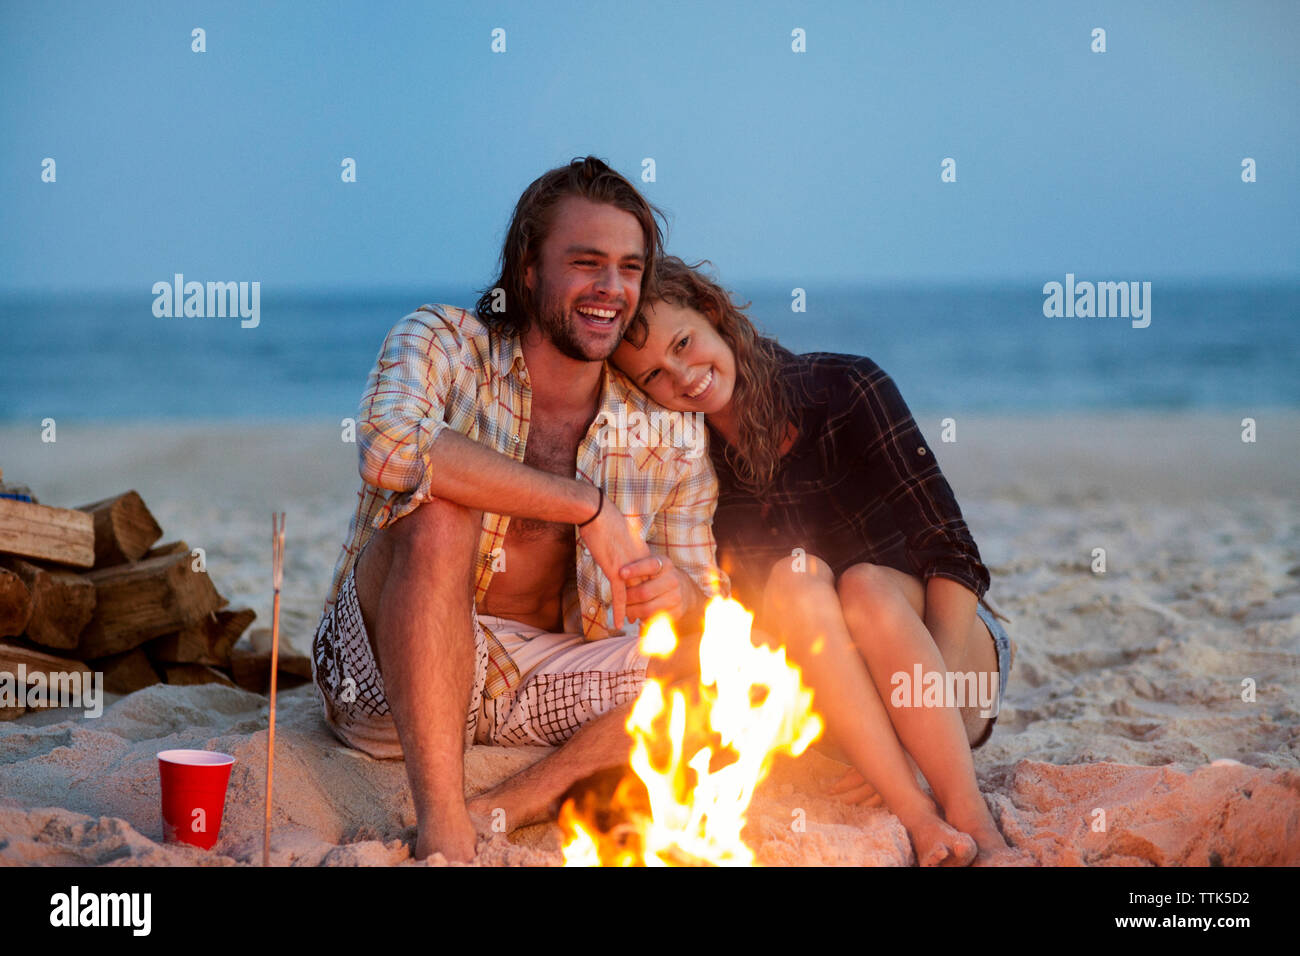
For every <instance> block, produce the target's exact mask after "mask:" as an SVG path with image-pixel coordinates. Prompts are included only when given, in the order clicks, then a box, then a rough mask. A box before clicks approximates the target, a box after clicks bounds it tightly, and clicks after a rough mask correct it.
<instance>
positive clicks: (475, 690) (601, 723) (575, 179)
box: [312, 157, 726, 860]
mask: <svg viewBox="0 0 1300 956" xmlns="http://www.w3.org/2000/svg"><path fill="white" fill-rule="evenodd" d="M656 215H657V211H656V210H654V208H653V207H652V206H650V205H649V204H648V203H647V202H646V201H645V199H644V198H642V197H641V196H640V194H639V193H637V191H636V189H635V188H634V187H633V186H632V185H631V183H629V182H628V181H627V180H626V179H624V178H623V177H622V176H620V175H618V174H617V173H616V172H614V171H613V170H611V169H610V168H609V167H608V166H606V165H605V164H604V163H603V162H601V161H600V160H598V159H595V158H594V157H587V158H586V159H575V160H574V161H573V162H572V163H570V164H569V165H568V166H564V167H560V168H558V169H554V170H551V171H550V172H548V173H546V174H545V175H543V176H541V177H540V178H539V179H537V180H536V181H535V182H534V183H533V184H532V185H531V186H529V187H528V189H527V190H526V191H525V192H524V194H523V196H521V197H520V200H519V202H518V204H517V205H516V207H515V212H514V217H513V220H512V222H511V225H510V229H509V231H508V233H507V235H506V242H505V248H504V250H503V252H502V256H501V265H502V271H501V277H500V279H499V280H498V282H497V284H496V288H494V289H490V290H488V291H487V292H485V293H484V294H483V297H482V298H481V299H480V301H479V303H478V307H477V310H476V314H471V313H468V312H466V311H464V310H461V309H455V308H450V307H447V306H424V307H422V308H421V310H419V311H417V312H415V313H412V314H411V315H409V316H407V317H406V318H405V319H403V320H402V321H400V322H399V323H398V324H397V325H396V326H395V327H394V328H393V330H392V331H391V332H390V333H389V335H388V337H387V339H386V340H385V342H384V345H383V348H382V350H381V352H380V355H379V359H378V361H377V363H376V365H375V368H374V369H373V370H372V371H371V374H370V379H369V382H368V385H367V388H366V392H365V395H364V397H363V398H362V403H361V411H360V417H359V419H358V428H357V434H358V439H359V440H358V446H359V452H360V458H361V477H362V479H363V484H362V487H361V490H360V492H359V495H360V502H359V505H358V508H357V512H356V514H355V515H354V516H353V520H352V527H351V530H350V532H349V541H348V543H347V544H346V545H345V547H344V550H343V554H342V555H341V556H340V558H339V562H338V565H337V567H336V569H335V576H334V584H333V587H332V590H331V595H330V598H329V600H328V602H327V603H326V607H325V611H324V613H323V614H322V617H321V622H320V626H319V628H318V630H317V633H316V638H315V640H314V642H313V655H312V656H313V662H314V670H315V676H316V682H317V686H318V688H319V689H320V691H321V694H322V697H323V701H324V709H325V717H326V720H327V722H328V723H329V724H330V726H331V728H332V729H333V730H334V732H335V733H336V734H337V735H338V736H339V737H340V738H341V739H342V740H343V741H345V742H346V743H348V744H349V745H351V746H353V747H356V748H358V749H360V750H363V751H365V752H367V753H369V754H371V755H372V756H376V757H402V756H404V757H405V760H406V768H407V775H408V777H409V779H410V783H411V794H412V798H413V801H414V804H415V811H416V822H417V826H418V829H419V835H418V838H417V842H416V857H417V858H423V857H425V856H428V855H429V854H430V853H433V852H435V851H440V852H442V853H443V854H444V855H445V856H446V857H447V858H448V859H450V860H469V859H471V858H472V857H473V855H474V850H475V829H476V825H477V826H478V827H479V828H480V829H481V828H482V827H483V825H484V822H485V819H487V818H490V817H492V816H493V811H494V810H496V809H501V810H504V811H505V814H506V824H507V826H508V827H509V828H511V829H513V828H515V827H518V826H522V825H524V824H526V823H530V822H533V821H535V820H538V819H544V818H545V817H546V816H547V815H548V814H549V813H550V812H551V810H552V803H553V801H555V800H556V798H558V796H559V795H560V794H561V793H563V791H564V790H565V789H567V788H568V786H569V785H570V784H572V783H573V782H575V781H576V780H578V779H581V778H582V777H585V776H587V775H588V774H590V773H593V772H595V771H596V770H599V769H602V768H604V767H609V766H614V765H617V764H619V763H622V762H623V761H625V760H626V758H627V755H628V740H627V737H626V733H625V731H624V730H623V723H624V721H625V719H626V715H627V712H628V710H629V709H630V707H631V704H632V702H633V701H634V700H635V699H636V696H637V694H638V693H639V691H640V688H641V684H642V682H643V681H644V678H645V673H646V660H645V658H643V657H642V656H641V655H640V653H639V650H638V647H637V638H636V636H635V635H624V634H622V633H620V631H621V629H622V627H623V623H624V620H625V618H626V619H628V620H637V619H639V620H642V621H646V620H648V619H649V618H650V617H651V616H652V615H653V614H656V613H658V612H664V613H667V614H669V615H670V616H672V617H673V618H674V619H676V620H678V621H686V620H688V619H695V618H697V616H698V614H699V612H700V611H701V610H702V608H703V603H704V600H705V596H706V595H708V594H712V593H716V592H717V591H719V590H720V589H722V588H724V587H725V584H726V582H725V578H723V577H722V575H721V574H720V573H719V572H718V571H717V569H716V566H715V557H714V547H715V546H714V539H713V532H712V527H711V525H712V518H713V511H714V508H715V506H716V502H717V481H716V478H715V477H714V474H713V471H712V467H711V465H710V464H709V460H708V456H706V455H700V454H698V449H686V448H682V447H674V446H672V445H664V444H656V443H655V442H653V441H647V442H645V443H644V444H643V447H632V448H624V447H617V445H616V444H615V445H613V446H611V443H610V442H609V441H608V440H607V438H608V436H604V435H602V429H601V424H602V423H603V422H608V421H610V420H611V419H612V418H617V417H618V414H619V411H620V406H622V411H623V413H624V414H625V415H628V416H629V417H630V414H631V412H632V411H641V412H642V414H647V413H649V412H658V411H661V410H660V409H659V408H658V406H654V405H652V404H651V403H650V402H649V400H648V399H646V398H645V397H644V396H643V395H642V394H641V393H640V392H639V391H638V390H637V389H635V388H634V387H632V386H631V384H630V383H628V382H627V381H626V380H625V379H623V378H622V377H621V376H620V375H618V373H617V372H614V371H613V370H612V369H610V368H608V367H607V366H606V365H605V363H604V359H605V358H606V357H608V356H609V354H610V353H611V352H613V350H614V349H615V347H616V346H617V345H618V343H619V341H620V339H621V338H622V335H623V331H624V330H625V328H626V327H627V324H628V323H629V321H630V320H631V318H632V316H633V315H634V314H635V312H636V309H637V307H638V304H639V302H640V298H641V294H642V291H643V282H645V281H646V280H647V278H648V277H649V276H651V275H652V274H653V265H654V262H655V260H656V258H657V257H658V256H660V255H661V254H662V241H663V240H662V233H661V231H660V228H659V224H658V221H657V220H656ZM575 527H576V528H577V532H576V533H575V530H574V529H575ZM579 727H581V729H580V730H579ZM473 742H478V743H497V744H536V743H547V744H562V745H563V746H561V747H560V749H559V750H557V751H556V752H555V753H554V754H551V755H549V756H548V757H547V758H545V759H544V760H543V761H541V762H540V763H538V764H536V765H534V766H533V767H530V768H529V769H527V770H525V771H523V772H522V773H520V774H518V775H516V776H515V777H513V778H511V779H510V780H508V781H506V782H505V783H504V784H502V785H501V786H500V787H498V788H496V789H494V790H493V791H491V792H490V793H489V794H485V795H482V796H481V797H479V798H476V799H475V800H474V801H471V802H470V803H469V804H468V805H467V803H466V801H465V797H464V767H463V751H464V748H465V747H466V746H467V745H468V744H470V743H473Z"/></svg>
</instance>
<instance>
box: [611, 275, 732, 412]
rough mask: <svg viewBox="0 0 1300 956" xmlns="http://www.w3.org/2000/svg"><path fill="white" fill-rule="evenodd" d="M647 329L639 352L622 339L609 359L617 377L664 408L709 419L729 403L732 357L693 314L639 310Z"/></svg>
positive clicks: (673, 308)
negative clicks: (618, 372)
mask: <svg viewBox="0 0 1300 956" xmlns="http://www.w3.org/2000/svg"><path fill="white" fill-rule="evenodd" d="M642 315H643V316H645V320H646V324H647V325H648V326H649V330H648V334H647V335H646V340H645V342H644V343H642V345H641V347H640V348H637V347H636V346H635V345H633V344H631V343H630V342H628V341H627V340H626V339H625V340H624V341H623V342H622V344H620V345H619V347H618V349H617V350H616V351H615V352H614V354H613V355H612V356H610V361H611V362H613V363H614V365H615V367H616V368H618V370H619V371H620V372H622V373H623V374H624V375H626V376H627V377H628V378H630V379H631V380H632V381H633V382H634V383H635V384H636V386H637V387H638V388H640V389H641V390H642V391H643V392H645V393H646V394H647V395H649V396H650V397H651V398H653V399H654V400H655V401H656V402H658V403H659V404H660V405H662V406H664V408H667V409H670V410H671V411H675V412H701V413H703V414H705V415H713V414H716V413H717V412H720V411H722V410H723V409H725V408H726V407H727V405H728V403H729V402H730V401H731V395H732V391H733V389H734V388H735V385H736V356H735V354H734V353H733V352H732V351H731V347H730V346H728V345H727V343H726V342H725V341H724V340H723V339H722V336H720V335H718V332H717V330H716V329H715V328H714V327H713V324H712V323H711V322H710V321H709V320H708V319H707V318H706V317H705V316H703V315H701V314H700V313H699V312H697V311H695V310H694V309H690V308H686V307H683V306H679V305H674V304H673V303H671V302H667V301H662V300H661V301H659V302H655V303H654V304H653V305H647V306H646V307H645V308H644V309H643V310H642Z"/></svg>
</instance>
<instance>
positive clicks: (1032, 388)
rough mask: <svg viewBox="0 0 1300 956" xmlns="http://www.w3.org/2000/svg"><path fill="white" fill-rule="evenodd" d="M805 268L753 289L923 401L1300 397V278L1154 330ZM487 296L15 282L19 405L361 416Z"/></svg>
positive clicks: (6, 318) (968, 405)
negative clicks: (809, 284)
mask: <svg viewBox="0 0 1300 956" xmlns="http://www.w3.org/2000/svg"><path fill="white" fill-rule="evenodd" d="M1054 278H1056V279H1057V280H1058V281H1060V280H1063V278H1064V277H1063V276H1060V277H1054ZM1082 278H1087V277H1082ZM796 284H797V283H793V282H791V283H768V284H765V285H762V286H758V285H750V286H739V287H736V288H735V292H736V293H737V294H738V295H739V296H741V297H742V298H743V299H749V300H751V303H752V304H751V305H750V307H749V309H748V310H747V311H748V314H749V315H750V316H751V318H753V320H754V321H755V322H756V323H757V324H758V325H759V326H760V328H762V329H763V330H764V331H765V332H767V333H768V334H772V335H775V336H776V337H777V338H778V339H779V340H780V341H781V342H782V343H783V344H784V345H786V346H787V347H788V348H790V349H792V350H793V351H796V352H806V351H830V352H849V353H854V354H859V355H868V356H870V357H871V358H872V359H874V360H875V361H876V362H877V363H878V364H879V365H880V366H881V367H883V368H884V369H885V370H886V371H887V372H889V373H890V374H891V375H892V376H893V377H894V379H895V381H896V382H897V383H898V385H899V388H900V389H901V390H902V393H903V396H904V398H905V399H906V400H907V402H908V404H909V405H910V406H911V407H912V408H913V410H914V411H918V412H919V411H925V412H935V413H953V414H955V413H958V412H971V413H1010V414H1022V413H1024V414H1032V413H1046V412H1053V413H1055V412H1069V411H1101V410H1123V411H1132V410H1141V409H1159V410H1225V411H1230V412H1232V413H1233V414H1235V413H1237V412H1240V413H1241V414H1242V415H1243V416H1246V415H1249V414H1251V413H1252V412H1253V411H1256V410H1259V409H1263V408H1278V407H1286V408H1300V374H1297V366H1298V365H1300V284H1254V285H1248V284H1236V285H1228V284H1219V285H1201V286H1192V285H1181V286H1179V285H1174V284H1169V283H1161V282H1157V283H1154V284H1153V287H1152V295H1151V299H1152V301H1151V324H1150V326H1149V327H1147V328H1142V329H1136V328H1133V327H1132V325H1131V322H1130V321H1129V320H1128V319H1125V318H1046V317H1044V316H1043V300H1044V296H1043V293H1042V291H1041V287H1042V286H1041V283H1030V282H1026V283H1024V284H1023V285H1012V284H1002V285H988V286H969V287H942V288H937V287H925V286H905V287H904V286H896V287H853V286H840V287H836V288H831V289H826V288H809V289H808V290H807V302H806V306H807V308H806V311H805V312H802V313H796V312H793V311H792V310H791V294H790V290H791V288H792V287H793V286H794V285H796ZM474 298H475V296H474V292H473V290H472V289H470V288H462V289H449V288H441V289H439V288H430V289H416V290H413V291H410V292H394V291H392V290H376V291H374V292H372V293H365V292H349V293H347V294H339V295H315V296H307V295H277V294H276V293H275V292H274V291H273V290H268V289H265V288H264V289H263V295H262V299H261V318H260V324H259V325H258V327H257V328H249V329H245V328H241V326H240V320H239V319H238V318H202V319H200V318H156V317H155V316H154V315H153V309H152V306H153V296H152V294H151V293H149V292H148V291H147V290H142V291H141V292H140V293H139V294H138V295H129V296H123V295H114V296H109V295H103V294H85V295H78V296H73V295H67V294H61V295H59V296H50V297H37V296H25V297H14V296H10V297H4V298H0V421H8V422H19V421H32V420H36V421H39V420H40V419H43V418H46V417H52V418H55V419H56V420H58V421H59V422H60V423H62V422H64V421H131V420H140V419H175V420H184V419H213V420H232V419H233V420H256V419H276V420H283V419H319V418H332V419H335V420H337V419H341V418H343V417H346V416H350V415H353V414H354V413H355V411H356V407H357V403H358V400H359V399H360V396H361V391H362V388H363V387H364V385H365V380H366V375H367V373H368V372H369V370H370V367H371V365H372V364H373V362H374V360H375V356H376V354H377V352H378V350H379V346H380V344H381V342H382V341H383V338H384V335H385V334H386V332H387V331H388V329H389V328H390V327H391V326H392V324H393V323H394V322H396V321H397V319H399V318H401V317H402V316H403V315H405V314H406V313H408V312H410V311H412V310H413V309H415V308H416V307H417V306H419V305H421V304H422V303H425V302H446V303H450V304H453V305H461V306H464V307H466V308H468V307H470V306H471V305H472V304H473V301H474Z"/></svg>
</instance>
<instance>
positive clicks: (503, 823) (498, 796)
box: [465, 780, 559, 837]
mask: <svg viewBox="0 0 1300 956" xmlns="http://www.w3.org/2000/svg"><path fill="white" fill-rule="evenodd" d="M465 808H466V810H467V811H468V812H469V817H470V821H471V822H472V823H473V825H474V828H475V829H476V830H477V831H478V832H479V833H480V834H482V835H483V836H485V837H490V836H492V834H494V833H509V832H511V831H512V830H518V829H519V828H520V827H526V826H528V825H529V824H531V823H540V822H542V821H543V820H553V819H555V816H556V814H558V813H559V807H558V806H556V805H555V803H554V801H547V800H539V799H537V798H536V797H535V796H533V795H531V794H529V793H528V792H526V791H525V790H524V789H523V788H521V787H518V786H514V787H512V786H511V785H510V781H509V780H507V781H505V782H504V783H502V784H499V785H498V786H495V787H493V788H492V789H491V790H485V791H484V792H483V793H480V794H479V795H478V796H476V797H472V798H470V799H469V800H467V801H465Z"/></svg>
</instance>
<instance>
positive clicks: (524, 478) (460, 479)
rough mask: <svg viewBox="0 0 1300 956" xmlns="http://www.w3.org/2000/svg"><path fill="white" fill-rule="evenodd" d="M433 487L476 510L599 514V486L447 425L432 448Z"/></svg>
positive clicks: (573, 519) (575, 520) (563, 517)
mask: <svg viewBox="0 0 1300 956" xmlns="http://www.w3.org/2000/svg"><path fill="white" fill-rule="evenodd" d="M429 471H430V477H429V490H430V492H432V493H433V494H435V495H437V496H438V497H439V498H445V499H446V500H447V501H453V502H455V503H456V504H458V505H461V506H463V507H466V508H473V509H475V510H477V511H492V512H495V513H497V514H507V515H510V516H511V517H514V518H536V519H539V520H541V521H555V522H559V523H560V524H579V523H581V522H583V521H586V520H587V519H588V518H590V517H591V516H592V515H593V514H595V513H596V505H597V503H598V502H599V500H600V495H599V493H598V492H597V491H596V488H595V486H594V485H590V484H587V483H586V482H584V481H578V480H577V479H576V478H566V477H564V476H563V475H555V474H552V473H550V472H547V471H541V470H540V469H537V468H533V467H532V466H531V465H525V464H523V463H521V462H517V461H515V460H514V459H513V458H510V457H509V456H507V455H503V454H501V453H500V452H498V451H494V450H493V449H491V448H488V447H487V446H485V445H480V444H479V443H478V442H476V441H474V440H473V439H472V438H467V437H465V436H464V435H462V434H461V433H460V432H457V431H453V430H452V429H450V428H448V429H444V430H443V431H442V432H441V433H440V434H439V435H438V437H437V438H436V439H435V440H434V442H433V444H432V445H431V446H430V448H429Z"/></svg>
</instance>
